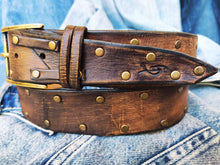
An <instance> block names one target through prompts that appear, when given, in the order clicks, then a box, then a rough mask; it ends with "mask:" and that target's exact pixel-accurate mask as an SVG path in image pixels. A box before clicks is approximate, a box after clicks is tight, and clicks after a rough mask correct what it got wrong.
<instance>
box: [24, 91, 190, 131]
mask: <svg viewBox="0 0 220 165" xmlns="http://www.w3.org/2000/svg"><path fill="white" fill-rule="evenodd" d="M182 91H183V87H179V88H178V92H179V93H181V92H182ZM25 93H26V95H28V96H30V91H29V90H28V89H25ZM148 97H149V94H148V93H147V92H143V93H141V94H140V98H141V99H142V100H146V99H148ZM53 100H54V101H55V102H57V103H59V102H61V101H62V98H61V96H58V95H56V96H54V97H53ZM104 101H105V98H104V97H103V96H97V97H96V102H97V103H99V104H101V103H104ZM186 109H187V106H186V107H184V110H185V111H186ZM24 115H25V117H28V116H29V115H28V112H25V113H24ZM44 124H45V126H46V127H49V126H50V121H49V120H44ZM160 124H161V126H163V127H168V121H167V120H161V122H160ZM79 129H80V130H81V131H82V132H85V131H86V130H87V126H86V125H85V124H80V125H79ZM120 129H121V131H122V132H124V133H126V132H128V130H129V126H128V125H126V124H123V125H122V126H121V127H120Z"/></svg>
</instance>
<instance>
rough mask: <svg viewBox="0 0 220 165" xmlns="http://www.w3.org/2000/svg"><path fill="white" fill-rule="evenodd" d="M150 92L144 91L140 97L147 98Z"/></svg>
mask: <svg viewBox="0 0 220 165" xmlns="http://www.w3.org/2000/svg"><path fill="white" fill-rule="evenodd" d="M148 96H149V95H148V93H146V92H144V93H141V95H140V97H141V99H142V100H146V99H147V98H148Z"/></svg>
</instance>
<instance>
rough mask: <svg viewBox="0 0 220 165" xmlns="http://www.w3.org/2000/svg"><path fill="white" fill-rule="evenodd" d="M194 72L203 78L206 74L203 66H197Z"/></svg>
mask: <svg viewBox="0 0 220 165" xmlns="http://www.w3.org/2000/svg"><path fill="white" fill-rule="evenodd" d="M193 72H194V73H195V75H197V76H201V75H203V73H204V72H205V69H204V68H203V67H202V66H197V67H195V68H194V70H193Z"/></svg>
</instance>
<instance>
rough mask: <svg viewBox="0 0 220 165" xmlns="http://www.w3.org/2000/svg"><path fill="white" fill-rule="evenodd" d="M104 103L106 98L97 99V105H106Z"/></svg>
mask: <svg viewBox="0 0 220 165" xmlns="http://www.w3.org/2000/svg"><path fill="white" fill-rule="evenodd" d="M104 101H105V98H104V97H103V96H98V97H96V102H97V103H99V104H102V103H104Z"/></svg>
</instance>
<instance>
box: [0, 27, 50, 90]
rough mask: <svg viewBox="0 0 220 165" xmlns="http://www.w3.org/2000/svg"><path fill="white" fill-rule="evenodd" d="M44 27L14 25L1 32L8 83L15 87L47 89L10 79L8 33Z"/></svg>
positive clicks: (43, 86)
mask: <svg viewBox="0 0 220 165" xmlns="http://www.w3.org/2000/svg"><path fill="white" fill-rule="evenodd" d="M43 27H44V24H23V25H14V26H8V27H4V28H2V30H1V32H2V34H3V48H4V53H1V56H2V57H4V58H5V67H6V76H7V79H6V80H7V82H9V83H11V84H14V85H18V86H25V87H30V88H41V89H46V88H47V85H42V84H33V83H23V82H17V81H13V80H10V79H8V77H9V73H10V68H9V52H8V37H7V32H8V31H11V30H16V29H42V28H43Z"/></svg>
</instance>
